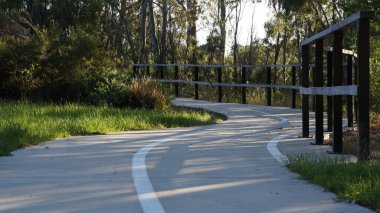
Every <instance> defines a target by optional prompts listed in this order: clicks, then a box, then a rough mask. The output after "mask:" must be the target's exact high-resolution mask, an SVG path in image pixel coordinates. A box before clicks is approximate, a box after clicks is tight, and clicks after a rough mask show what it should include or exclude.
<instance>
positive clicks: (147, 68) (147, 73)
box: [146, 64, 150, 77]
mask: <svg viewBox="0 0 380 213" xmlns="http://www.w3.org/2000/svg"><path fill="white" fill-rule="evenodd" d="M146 76H147V77H149V76H150V66H149V64H148V65H146Z"/></svg>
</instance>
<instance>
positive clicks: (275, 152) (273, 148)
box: [254, 110, 296, 166]
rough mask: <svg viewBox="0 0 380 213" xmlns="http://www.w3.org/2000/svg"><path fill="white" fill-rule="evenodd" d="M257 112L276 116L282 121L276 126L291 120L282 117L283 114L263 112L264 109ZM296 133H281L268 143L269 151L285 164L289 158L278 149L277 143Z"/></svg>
mask: <svg viewBox="0 0 380 213" xmlns="http://www.w3.org/2000/svg"><path fill="white" fill-rule="evenodd" d="M254 111H256V112H259V113H262V114H263V115H270V116H272V117H276V118H278V119H280V122H279V123H278V124H276V125H274V126H282V125H287V124H289V120H288V119H286V118H284V117H281V116H278V115H271V114H269V113H267V112H263V111H260V110H254ZM295 134H296V133H288V134H283V135H279V136H277V137H275V138H273V139H272V140H271V141H269V143H268V144H267V150H268V151H269V153H270V154H271V155H272V156H273V157H274V158H275V159H276V160H277V161H278V162H280V163H281V164H282V165H283V166H284V165H285V164H286V163H287V162H288V161H289V159H288V158H287V157H286V156H285V155H283V154H282V153H281V152H280V150H279V149H278V147H277V144H278V142H279V141H280V140H282V139H284V138H286V137H288V136H291V135H295Z"/></svg>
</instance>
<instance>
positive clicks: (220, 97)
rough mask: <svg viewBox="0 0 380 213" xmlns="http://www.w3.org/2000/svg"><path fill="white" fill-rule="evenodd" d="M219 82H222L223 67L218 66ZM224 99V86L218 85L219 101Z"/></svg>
mask: <svg viewBox="0 0 380 213" xmlns="http://www.w3.org/2000/svg"><path fill="white" fill-rule="evenodd" d="M217 71H218V83H222V67H218V70H217ZM222 101H223V89H222V86H218V102H220V103H221V102H222Z"/></svg>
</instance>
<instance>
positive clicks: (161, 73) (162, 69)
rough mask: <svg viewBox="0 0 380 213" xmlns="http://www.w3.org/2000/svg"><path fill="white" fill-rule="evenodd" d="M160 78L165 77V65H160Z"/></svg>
mask: <svg viewBox="0 0 380 213" xmlns="http://www.w3.org/2000/svg"><path fill="white" fill-rule="evenodd" d="M159 69H160V79H164V66H160V68H159Z"/></svg>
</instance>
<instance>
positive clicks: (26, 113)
mask: <svg viewBox="0 0 380 213" xmlns="http://www.w3.org/2000/svg"><path fill="white" fill-rule="evenodd" d="M0 118H1V119H0V155H9V154H10V152H11V151H13V150H15V149H18V148H22V147H26V146H30V145H34V144H38V143H40V142H43V141H48V140H52V139H56V138H63V137H67V136H75V135H89V134H104V133H109V132H118V131H128V130H150V129H162V128H174V127H188V126H197V125H205V124H211V123H216V122H220V121H221V119H220V117H219V116H217V115H215V114H211V113H208V112H202V111H193V110H185V109H174V110H169V111H155V110H136V109H119V108H112V107H107V106H102V107H98V106H85V105H80V104H65V105H55V104H32V103H27V102H17V103H9V102H4V101H0Z"/></svg>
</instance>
